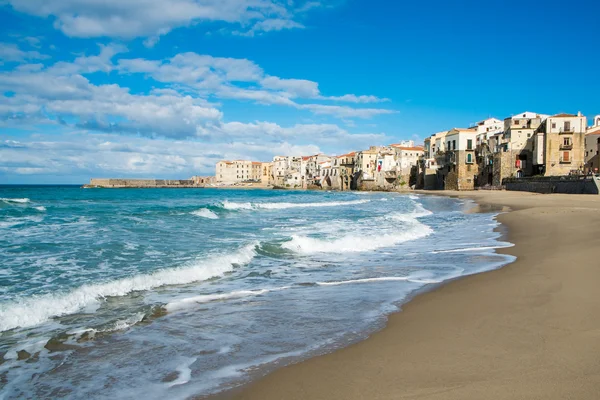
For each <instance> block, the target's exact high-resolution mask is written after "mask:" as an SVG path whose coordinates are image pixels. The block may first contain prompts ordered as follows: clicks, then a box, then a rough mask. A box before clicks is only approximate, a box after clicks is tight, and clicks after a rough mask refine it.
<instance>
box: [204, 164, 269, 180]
mask: <svg viewBox="0 0 600 400" xmlns="http://www.w3.org/2000/svg"><path fill="white" fill-rule="evenodd" d="M261 166H262V163H260V162H258V161H248V160H233V161H227V160H224V161H219V162H218V163H217V165H216V171H215V172H216V173H215V178H216V181H217V183H223V184H226V185H231V184H234V183H240V182H260V181H261V176H262V168H261Z"/></svg>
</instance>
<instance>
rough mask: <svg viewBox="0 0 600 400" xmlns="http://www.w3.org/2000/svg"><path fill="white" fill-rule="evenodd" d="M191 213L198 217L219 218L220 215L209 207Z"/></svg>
mask: <svg viewBox="0 0 600 400" xmlns="http://www.w3.org/2000/svg"><path fill="white" fill-rule="evenodd" d="M191 214H192V215H195V216H196V217H202V218H207V219H219V216H218V215H217V214H215V213H214V212H212V211H210V210H209V209H208V208H201V209H199V210H196V211H192V212H191Z"/></svg>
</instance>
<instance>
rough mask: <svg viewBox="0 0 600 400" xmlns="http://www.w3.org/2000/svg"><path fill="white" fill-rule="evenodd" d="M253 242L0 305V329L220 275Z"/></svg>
mask: <svg viewBox="0 0 600 400" xmlns="http://www.w3.org/2000/svg"><path fill="white" fill-rule="evenodd" d="M256 246H257V243H253V244H250V245H248V246H245V247H243V248H241V249H240V250H239V251H237V252H235V253H233V254H229V255H219V256H212V257H209V258H208V259H205V260H203V261H199V262H195V263H191V264H188V265H185V266H182V267H178V268H169V269H164V270H159V271H157V272H154V273H151V274H142V275H135V276H132V277H129V278H123V279H119V280H115V281H112V282H106V283H101V284H95V285H83V286H80V287H78V288H76V289H74V290H72V291H71V292H68V293H60V294H47V295H41V296H32V297H29V298H23V299H20V300H18V301H15V302H12V303H8V304H3V307H2V308H0V332H3V331H7V330H10V329H14V328H18V327H21V328H25V327H31V326H35V325H39V324H41V323H44V322H46V321H48V320H49V319H50V318H53V317H59V316H62V315H68V314H73V313H76V312H78V311H79V310H82V309H84V308H86V307H89V306H91V305H94V304H96V303H98V302H99V300H101V299H103V298H105V297H111V296H124V295H126V294H128V293H130V292H134V291H142V290H150V289H154V288H157V287H161V286H167V285H182V284H187V283H192V282H198V281H204V280H207V279H211V278H215V277H220V276H223V275H224V274H225V273H227V272H229V271H232V270H233V268H234V265H241V264H247V263H249V262H250V261H251V260H252V259H253V258H254V256H255V255H256V251H255V248H256Z"/></svg>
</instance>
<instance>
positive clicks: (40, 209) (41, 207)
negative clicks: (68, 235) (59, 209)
mask: <svg viewBox="0 0 600 400" xmlns="http://www.w3.org/2000/svg"><path fill="white" fill-rule="evenodd" d="M33 208H35V209H36V210H38V211H42V212H44V211H46V207H44V206H37V207H33Z"/></svg>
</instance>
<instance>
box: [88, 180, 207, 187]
mask: <svg viewBox="0 0 600 400" xmlns="http://www.w3.org/2000/svg"><path fill="white" fill-rule="evenodd" d="M86 187H101V188H201V187H204V185H201V184H196V183H195V181H194V180H192V179H90V183H89V185H86Z"/></svg>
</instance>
